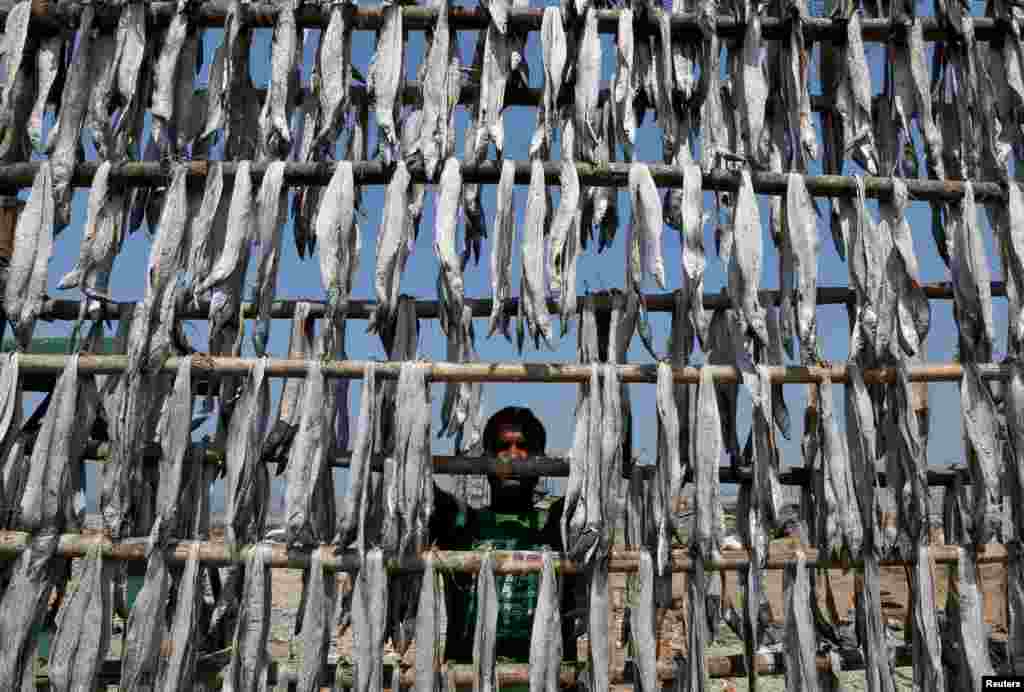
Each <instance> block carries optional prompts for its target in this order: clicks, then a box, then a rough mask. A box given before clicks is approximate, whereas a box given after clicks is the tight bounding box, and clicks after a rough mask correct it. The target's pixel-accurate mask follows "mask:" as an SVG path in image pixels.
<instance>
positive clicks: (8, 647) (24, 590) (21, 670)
mask: <svg viewBox="0 0 1024 692" xmlns="http://www.w3.org/2000/svg"><path fill="white" fill-rule="evenodd" d="M59 541H60V536H59V535H55V534H52V533H43V534H40V535H37V536H34V537H32V538H31V539H30V541H29V543H28V544H27V545H26V546H25V549H24V550H23V551H22V553H21V555H19V556H18V559H17V561H16V562H15V563H14V567H13V571H12V574H11V579H10V582H9V583H8V585H7V588H6V589H5V590H4V593H3V599H2V601H0V612H3V613H4V617H3V618H0V634H3V637H4V638H3V641H4V642H5V644H4V647H3V649H2V650H0V684H2V685H3V687H4V689H8V690H15V689H24V687H23V686H22V684H21V683H22V679H23V677H24V676H26V675H30V676H32V679H33V680H34V675H33V672H34V663H35V654H36V650H37V645H38V640H37V639H36V633H37V632H38V628H39V627H40V626H41V625H42V623H43V619H44V618H45V617H46V614H47V611H48V610H49V608H48V605H49V600H50V594H51V592H52V591H53V587H54V586H55V585H56V583H57V580H58V574H60V573H61V572H63V571H64V570H63V561H62V560H61V559H60V558H55V555H56V552H57V547H58V543H59ZM97 576H98V575H97ZM108 615H109V613H108ZM107 621H108V622H109V618H108V620H107ZM75 624H78V623H75ZM96 627H97V628H99V627H101V623H100V622H96ZM52 643H54V642H51V644H52ZM50 650H51V651H54V649H53V647H52V646H51V649H50Z"/></svg>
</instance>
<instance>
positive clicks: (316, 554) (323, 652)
mask: <svg viewBox="0 0 1024 692" xmlns="http://www.w3.org/2000/svg"><path fill="white" fill-rule="evenodd" d="M323 550H324V549H323V548H318V549H316V550H314V551H313V552H312V555H311V556H310V561H309V576H308V577H307V579H306V582H305V585H304V588H305V592H306V593H307V594H308V595H307V596H306V597H305V598H304V599H303V603H304V605H305V608H304V610H303V613H302V632H301V635H300V638H301V640H302V669H301V671H300V672H299V682H298V688H297V689H298V690H299V692H318V691H319V689H320V674H321V671H322V670H323V667H324V665H326V663H327V650H328V649H329V648H330V644H331V616H332V615H333V614H334V601H335V597H336V593H335V592H336V591H337V587H336V584H337V581H336V579H335V575H334V573H333V572H328V573H326V574H325V573H324V566H323V555H322V553H323Z"/></svg>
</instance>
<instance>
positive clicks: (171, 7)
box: [0, 0, 1011, 42]
mask: <svg viewBox="0 0 1024 692" xmlns="http://www.w3.org/2000/svg"><path fill="white" fill-rule="evenodd" d="M14 4H15V0H2V1H0V15H2V16H3V17H4V18H6V15H7V13H8V12H9V11H10V9H11V7H13V6H14ZM84 4H85V3H83V2H81V1H72V2H61V3H56V2H54V3H51V4H50V5H49V8H50V9H49V11H46V12H44V10H43V8H40V9H39V11H37V12H36V13H35V14H34V16H33V22H32V23H33V28H35V29H36V30H38V31H40V32H42V33H53V32H56V31H59V30H60V29H61V28H63V27H64V26H67V25H68V24H71V25H73V24H74V22H75V21H76V19H77V17H78V15H79V14H80V13H81V10H82V7H83V5H84ZM228 5H229V3H228V1H227V0H215V1H213V2H202V3H197V6H196V8H195V9H194V10H192V11H191V12H190V15H189V16H190V17H191V19H192V22H193V24H194V25H195V26H201V27H212V26H223V25H224V20H225V18H226V16H227V9H228ZM176 7H177V3H175V2H167V1H157V2H150V3H147V4H146V9H147V11H148V14H149V21H150V24H152V25H153V26H157V27H159V26H165V25H167V24H168V23H169V22H170V20H171V17H172V16H174V13H175V11H176ZM116 9H117V8H116V6H107V5H100V6H98V7H97V20H98V21H99V23H100V25H101V26H107V27H113V26H116V23H117V11H116ZM507 12H508V25H509V27H513V28H515V29H517V30H530V31H539V30H540V27H541V21H542V19H543V9H542V8H530V9H519V8H509V9H508V10H507ZM277 13H278V5H277V4H275V3H271V2H251V3H243V4H242V17H241V21H242V22H243V23H244V24H246V25H248V26H254V27H271V26H273V25H274V20H275V18H276V16H277ZM348 16H349V21H350V22H351V24H352V26H353V27H354V28H357V29H363V30H370V29H378V28H380V26H381V25H382V23H383V13H382V11H381V7H380V6H371V7H357V8H352V9H351V10H349V15H348ZM448 16H449V18H448V21H449V24H450V26H451V28H452V29H455V30H462V31H473V30H479V29H485V28H487V25H488V22H489V18H488V14H487V12H486V10H484V9H483V8H478V7H474V8H466V7H461V6H455V7H451V8H449V14H448ZM618 18H619V10H597V23H598V30H599V31H600V32H601V33H604V34H614V33H615V32H616V30H617V27H618ZM329 19H330V10H329V9H326V8H323V7H322V6H320V5H315V4H303V5H302V6H301V7H300V8H299V9H298V10H297V11H296V13H295V20H296V24H298V25H299V26H303V27H317V26H319V27H325V26H326V25H327V22H328V20H329ZM973 20H974V31H975V35H976V37H977V38H978V40H981V41H986V40H990V39H994V38H996V37H998V36H1001V35H1003V34H1005V33H1007V32H1009V31H1011V27H1009V26H1006V25H1004V24H1003V23H1002V22H1001V21H1000V20H998V19H992V18H989V17H973ZM436 21H437V10H436V9H435V8H431V7H423V6H416V5H412V6H410V5H404V6H402V24H403V26H404V27H405V28H406V29H413V30H423V29H429V28H431V27H432V26H433V25H434V23H435V22H436ZM761 22H762V27H763V28H762V32H763V34H764V37H765V38H766V39H778V38H784V37H786V36H787V35H788V25H789V22H788V20H787V19H778V18H775V17H764V18H762V20H761ZM671 23H672V34H673V35H677V36H689V37H691V38H697V37H699V36H700V35H701V32H700V23H699V19H698V14H697V13H695V12H677V13H674V14H672V17H671ZM921 23H922V25H923V29H924V36H925V39H926V40H928V41H937V40H942V39H944V38H945V37H946V35H947V32H946V30H945V28H944V27H942V25H941V24H940V22H939V20H938V19H936V18H935V17H922V18H921ZM634 24H635V25H636V26H638V27H642V26H645V25H646V28H647V29H648V30H651V31H656V30H657V25H656V19H655V18H653V17H644V18H641V17H638V18H637V19H636V20H634ZM861 24H862V28H861V33H862V35H863V37H864V40H865V41H874V42H886V41H888V40H890V39H891V38H892V37H893V35H899V33H900V32H901V31H902V29H903V27H904V26H905V22H901V20H890V19H868V18H865V19H863V20H862V22H861ZM745 28H746V24H745V23H743V22H740V21H737V20H736V19H734V18H732V17H729V16H725V15H721V16H719V17H718V21H717V22H716V31H717V32H718V34H719V35H720V36H723V37H732V38H737V37H741V36H742V35H743V31H744V29H745ZM845 32H846V24H845V22H842V21H837V20H833V19H831V18H828V17H805V18H804V19H803V33H804V37H805V38H806V39H808V40H811V41H816V40H820V39H825V38H830V39H833V40H839V41H842V40H843V39H844V38H845Z"/></svg>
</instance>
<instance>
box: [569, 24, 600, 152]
mask: <svg viewBox="0 0 1024 692" xmlns="http://www.w3.org/2000/svg"><path fill="white" fill-rule="evenodd" d="M574 58H575V64H574V69H575V73H576V85H575V98H574V100H573V107H574V109H575V110H574V113H575V120H574V123H573V124H574V128H575V135H576V149H577V151H578V152H579V157H580V160H582V161H593V162H596V161H597V156H596V153H595V149H596V148H597V146H598V132H599V130H600V125H599V124H598V120H599V119H600V117H601V109H600V108H598V102H597V100H598V95H599V92H600V79H601V38H600V36H599V35H598V33H597V10H596V9H594V8H587V10H586V14H585V15H584V17H583V33H582V34H581V35H580V38H579V45H578V46H577V48H576V54H575V56H574Z"/></svg>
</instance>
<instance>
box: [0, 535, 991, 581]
mask: <svg viewBox="0 0 1024 692" xmlns="http://www.w3.org/2000/svg"><path fill="white" fill-rule="evenodd" d="M31 541H32V536H31V534H28V533H25V532H23V531H0V559H14V558H16V557H17V556H18V555H20V554H21V552H22V551H23V550H24V549H25V547H26V546H27V545H28V544H29V543H31ZM148 545H149V539H148V538H129V539H123V540H118V541H114V540H110V539H108V538H104V537H101V536H98V535H84V534H81V533H65V534H61V536H60V538H59V542H58V546H57V550H56V553H57V554H58V555H60V556H61V557H65V558H76V557H85V556H86V555H87V554H88V551H89V550H90V549H95V548H99V550H100V551H101V552H102V553H103V556H104V557H106V558H108V559H113V560H122V561H132V562H139V561H143V560H146V559H147V558H146V554H147V548H148ZM193 546H197V547H198V551H199V560H200V561H201V562H202V563H204V564H206V565H210V566H217V567H224V566H227V565H232V564H244V563H245V561H246V559H247V558H248V556H249V554H250V553H251V551H253V550H254V549H255V548H256V547H258V546H257V545H235V546H232V545H228V544H226V543H223V542H219V541H218V542H215V541H171V542H170V543H169V544H168V546H167V548H166V550H165V553H166V555H167V559H168V560H169V561H171V562H176V563H184V562H186V561H187V560H188V558H189V554H190V552H191V549H192V547H193ZM264 546H265V547H268V548H269V550H268V551H267V552H269V553H270V557H269V558H268V559H267V563H266V564H267V566H268V567H273V568H289V569H305V568H307V567H309V565H310V556H311V554H312V551H313V550H316V549H319V550H321V551H323V552H322V555H323V557H322V560H321V562H322V563H323V565H324V568H325V569H328V570H334V571H341V572H352V571H356V570H357V569H358V568H359V555H358V554H356V552H355V551H352V550H345V551H342V552H340V553H337V554H336V553H334V547H333V546H329V545H322V546H320V547H319V548H296V547H288V546H286V545H284V544H283V543H266V544H264ZM959 550H960V547H959V546H955V545H933V546H932V547H931V556H932V559H933V560H934V561H935V563H936V564H953V563H956V562H957V558H958V553H959ZM802 552H803V554H804V555H805V557H806V564H807V567H813V568H818V569H828V568H836V569H848V568H850V567H860V566H862V564H863V563H862V562H861V561H860V560H849V561H843V560H832V559H829V558H828V557H827V556H826V555H824V554H822V553H820V552H819V551H818V550H816V549H814V548H810V547H806V548H803V549H802ZM432 555H433V558H434V564H435V565H436V566H437V567H438V569H441V570H445V571H448V572H466V573H476V572H477V571H479V569H480V563H481V561H482V560H483V556H484V552H483V551H473V550H466V551H459V550H434V551H432ZM492 555H493V557H494V573H495V574H532V573H535V572H539V571H540V569H541V564H542V559H543V553H542V552H540V551H522V550H516V551H512V550H495V551H493V553H492ZM796 559H797V551H796V550H794V549H792V548H791V547H789V546H773V547H772V548H771V549H770V550H769V552H768V560H767V562H766V564H765V565H764V568H765V569H783V568H785V567H786V566H788V565H790V564H792V563H793V562H795V561H796ZM671 561H672V571H673V572H688V571H691V570H692V569H693V566H694V561H693V559H692V557H691V556H690V554H689V551H687V550H685V549H682V548H677V549H675V550H673V551H672V555H671ZM977 561H978V564H996V563H998V564H1001V563H1005V562H1006V561H1007V549H1006V546H1005V545H1000V544H989V545H986V546H983V548H982V549H981V550H979V551H978V554H977ZM385 563H386V568H387V570H388V571H389V572H391V573H407V572H408V573H412V572H421V571H422V570H423V558H422V557H412V558H402V559H401V560H399V559H395V558H391V559H388V560H386V561H385ZM881 564H882V566H884V567H889V566H899V565H907V564H912V563H911V562H909V561H907V560H901V559H885V560H882V562H881ZM555 565H556V569H558V570H559V572H561V573H562V574H579V573H582V571H583V570H582V568H581V567H580V566H579V565H577V564H576V563H574V562H573V561H572V560H570V559H568V558H567V557H564V556H560V557H557V558H555ZM704 565H705V569H708V570H718V571H732V570H742V569H746V568H747V567H748V566H749V565H750V557H749V553H748V552H747V551H746V550H723V551H722V552H721V555H720V556H719V557H717V558H716V559H713V560H706V561H705V563H704ZM639 567H640V552H639V551H636V550H633V549H632V548H630V547H625V546H616V547H613V548H612V549H611V551H610V557H609V563H608V570H609V571H610V572H630V573H632V572H636V571H637V570H638V569H639Z"/></svg>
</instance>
